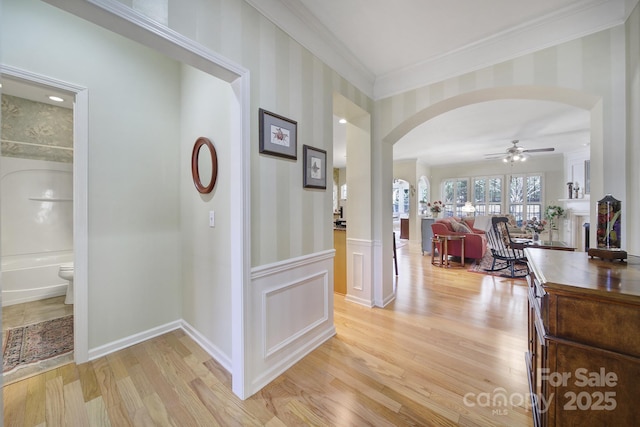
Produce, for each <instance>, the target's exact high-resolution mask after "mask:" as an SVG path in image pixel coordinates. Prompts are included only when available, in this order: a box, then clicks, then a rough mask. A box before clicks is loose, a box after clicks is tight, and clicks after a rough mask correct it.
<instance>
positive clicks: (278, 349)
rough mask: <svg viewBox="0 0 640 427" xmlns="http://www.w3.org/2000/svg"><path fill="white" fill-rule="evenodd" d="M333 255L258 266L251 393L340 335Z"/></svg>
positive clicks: (253, 291) (253, 289)
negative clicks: (335, 314) (336, 324)
mask: <svg viewBox="0 0 640 427" xmlns="http://www.w3.org/2000/svg"><path fill="white" fill-rule="evenodd" d="M333 256H334V250H333V249H332V250H328V251H322V252H319V253H316V254H312V255H308V256H304V257H299V258H294V259H290V260H287V261H284V262H278V263H274V264H270V265H265V266H261V267H256V268H253V269H252V271H251V276H252V280H251V310H252V316H253V321H252V323H251V327H250V328H249V330H250V334H251V342H252V343H253V345H254V348H252V351H251V352H250V353H249V357H250V359H251V360H250V366H251V370H252V374H253V375H252V381H251V390H250V391H249V393H248V394H253V393H255V392H256V391H258V390H260V389H261V388H262V387H264V386H265V385H266V384H267V383H269V382H270V381H271V380H273V379H274V378H276V377H277V376H278V375H280V374H281V373H282V372H283V371H284V370H286V369H288V368H289V367H290V366H292V365H293V364H294V363H296V362H297V361H298V360H300V358H301V357H302V356H304V355H305V354H307V353H308V352H309V351H311V350H313V349H314V348H315V347H317V346H318V345H320V344H321V343H323V342H324V341H326V340H327V339H328V338H330V337H331V336H333V335H335V328H334V325H333Z"/></svg>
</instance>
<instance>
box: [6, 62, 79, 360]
mask: <svg viewBox="0 0 640 427" xmlns="http://www.w3.org/2000/svg"><path fill="white" fill-rule="evenodd" d="M0 72H1V73H2V74H3V75H5V76H7V77H11V78H14V79H19V80H22V81H25V82H27V83H32V84H37V85H40V86H48V87H51V88H55V89H57V90H59V91H64V92H69V93H70V94H73V96H74V99H75V101H74V105H73V251H74V254H73V255H74V259H73V262H74V273H73V284H74V295H73V297H74V303H73V323H74V325H73V340H74V359H75V361H76V363H83V362H86V361H87V360H88V355H89V333H88V322H89V318H88V313H89V312H88V309H87V308H88V307H87V306H88V299H87V296H88V292H87V277H88V274H87V273H88V272H87V265H88V259H89V255H88V252H89V251H88V249H89V248H88V246H89V245H88V239H87V236H88V234H89V231H88V230H89V228H88V213H87V205H88V203H87V180H88V175H87V163H88V155H87V152H88V150H87V147H88V145H89V98H88V90H87V88H85V87H82V86H78V85H74V84H72V83H67V82H63V81H61V80H56V79H53V78H51V77H47V76H43V75H41V74H36V73H32V72H30V71H25V70H22V69H19V68H16V67H12V66H9V65H0Z"/></svg>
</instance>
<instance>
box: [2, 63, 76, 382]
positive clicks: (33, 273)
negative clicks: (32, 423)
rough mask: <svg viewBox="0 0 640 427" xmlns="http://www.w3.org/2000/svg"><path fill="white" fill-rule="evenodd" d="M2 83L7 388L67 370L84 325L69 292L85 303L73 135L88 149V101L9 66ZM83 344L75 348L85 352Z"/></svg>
mask: <svg viewBox="0 0 640 427" xmlns="http://www.w3.org/2000/svg"><path fill="white" fill-rule="evenodd" d="M2 84H3V88H2V90H3V95H2V115H3V122H2V123H3V129H2V150H1V151H0V154H2V156H1V158H0V161H1V162H2V177H1V180H0V183H1V184H2V188H1V194H2V201H3V203H2V216H1V222H2V245H1V246H0V247H1V254H2V271H3V287H2V305H3V310H2V318H3V338H4V339H5V341H6V342H7V345H6V350H5V360H4V367H3V368H4V369H3V371H4V382H5V383H7V382H12V381H16V380H18V379H20V378H24V377H25V376H29V375H31V374H34V373H38V372H41V371H44V370H48V369H51V368H53V367H56V366H60V365H62V364H66V363H69V362H72V361H73V360H74V347H75V346H74V344H76V341H77V340H76V337H75V336H74V331H76V333H77V332H78V331H83V330H84V329H85V328H86V326H85V325H86V319H84V322H83V323H82V324H80V323H79V322H78V321H79V320H80V321H82V320H83V319H79V318H78V316H76V315H75V313H74V312H75V311H76V308H77V307H78V305H79V306H80V307H83V306H84V301H81V302H80V303H79V304H76V300H78V298H77V297H75V295H74V294H75V292H74V290H75V289H76V288H78V287H80V288H81V290H80V292H79V294H80V295H84V294H85V292H84V286H86V281H84V280H79V281H78V280H74V261H75V260H74V249H80V250H82V249H83V247H82V245H80V246H76V242H77V241H79V242H82V241H83V238H82V237H83V232H82V231H81V229H82V224H86V218H84V217H83V215H82V214H81V213H78V212H79V211H82V209H80V206H76V205H75V204H74V200H78V199H79V200H84V198H83V197H77V196H78V195H80V192H81V191H82V188H84V186H83V185H81V184H79V183H78V182H77V178H78V176H77V175H76V174H75V171H76V170H81V169H82V166H81V165H78V164H76V163H75V162H74V146H75V145H76V143H77V141H76V137H79V138H80V140H81V141H83V142H86V140H85V139H84V138H82V134H83V133H82V131H81V129H83V128H86V123H81V122H82V117H86V114H79V112H78V111H76V108H75V107H76V104H78V108H80V109H81V110H83V109H86V103H85V102H83V101H84V100H80V102H79V103H77V100H76V95H77V94H78V93H81V92H82V91H83V89H82V88H78V87H74V86H70V85H68V84H66V83H63V82H58V81H55V80H53V79H49V78H47V77H45V76H40V75H35V74H32V73H27V72H24V71H22V70H18V69H15V68H12V67H7V66H3V67H2ZM78 120H80V121H78ZM83 151H84V150H82V149H81V150H80V152H83ZM80 163H81V164H82V163H83V162H82V161H81V162H80ZM80 175H82V174H80ZM74 217H76V219H77V220H76V221H74ZM84 235H86V230H84ZM84 253H86V251H84ZM81 264H82V261H81ZM63 270H64V271H63ZM80 300H82V298H80ZM80 312H83V310H80ZM52 331H55V338H51V339H48V340H44V341H39V340H34V339H29V340H28V339H27V337H31V338H34V337H43V336H47V337H52ZM34 342H35V343H37V344H33V343H34ZM85 344H86V340H85V341H83V340H80V348H81V349H85V351H84V353H86V347H85ZM76 345H77V344H76ZM18 353H19V354H20V357H18ZM81 353H82V351H81Z"/></svg>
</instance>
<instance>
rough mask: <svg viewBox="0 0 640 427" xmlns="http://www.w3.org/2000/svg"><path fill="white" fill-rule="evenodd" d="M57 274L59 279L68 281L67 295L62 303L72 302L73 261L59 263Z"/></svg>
mask: <svg viewBox="0 0 640 427" xmlns="http://www.w3.org/2000/svg"><path fill="white" fill-rule="evenodd" d="M58 276H59V277H60V278H61V279H64V280H68V281H69V285H68V286H67V297H66V298H65V299H64V303H65V304H73V263H72V262H68V263H65V264H60V269H59V270H58Z"/></svg>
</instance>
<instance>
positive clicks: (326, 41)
mask: <svg viewBox="0 0 640 427" xmlns="http://www.w3.org/2000/svg"><path fill="white" fill-rule="evenodd" d="M245 1H246V2H247V3H249V4H250V5H251V6H253V7H254V8H255V9H256V10H257V11H258V12H260V13H261V14H262V15H264V16H265V17H266V18H267V19H268V20H270V21H271V22H273V23H274V24H275V25H276V26H278V27H279V28H280V29H281V30H282V31H284V32H285V33H287V34H288V35H289V36H290V37H291V38H293V39H294V40H296V41H297V42H298V43H300V44H301V45H302V46H303V47H305V48H306V49H308V50H309V51H310V52H311V53H312V54H314V55H315V56H317V57H318V58H320V59H321V60H322V61H323V62H324V63H325V64H327V65H328V66H330V67H331V68H333V69H334V70H335V71H336V72H337V73H338V74H340V75H341V76H342V77H343V78H344V79H346V80H347V81H348V82H350V83H351V84H353V85H354V86H356V87H357V88H358V89H359V90H361V91H362V92H363V93H364V94H366V95H367V96H369V97H370V98H373V89H374V87H373V85H374V82H375V76H374V75H373V73H371V72H370V71H369V70H367V69H366V67H365V66H364V65H362V63H360V62H359V61H358V60H357V59H356V57H355V55H353V53H352V52H351V51H349V49H347V48H346V46H345V45H344V43H342V41H341V40H340V39H338V38H337V37H336V36H334V35H333V33H331V32H330V31H329V30H328V29H327V27H325V26H324V25H323V24H322V23H321V22H320V21H319V20H318V19H316V18H315V17H314V16H313V15H312V14H311V12H309V10H308V9H307V8H306V7H305V6H303V5H302V4H301V3H299V2H296V1H292V0H245Z"/></svg>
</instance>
